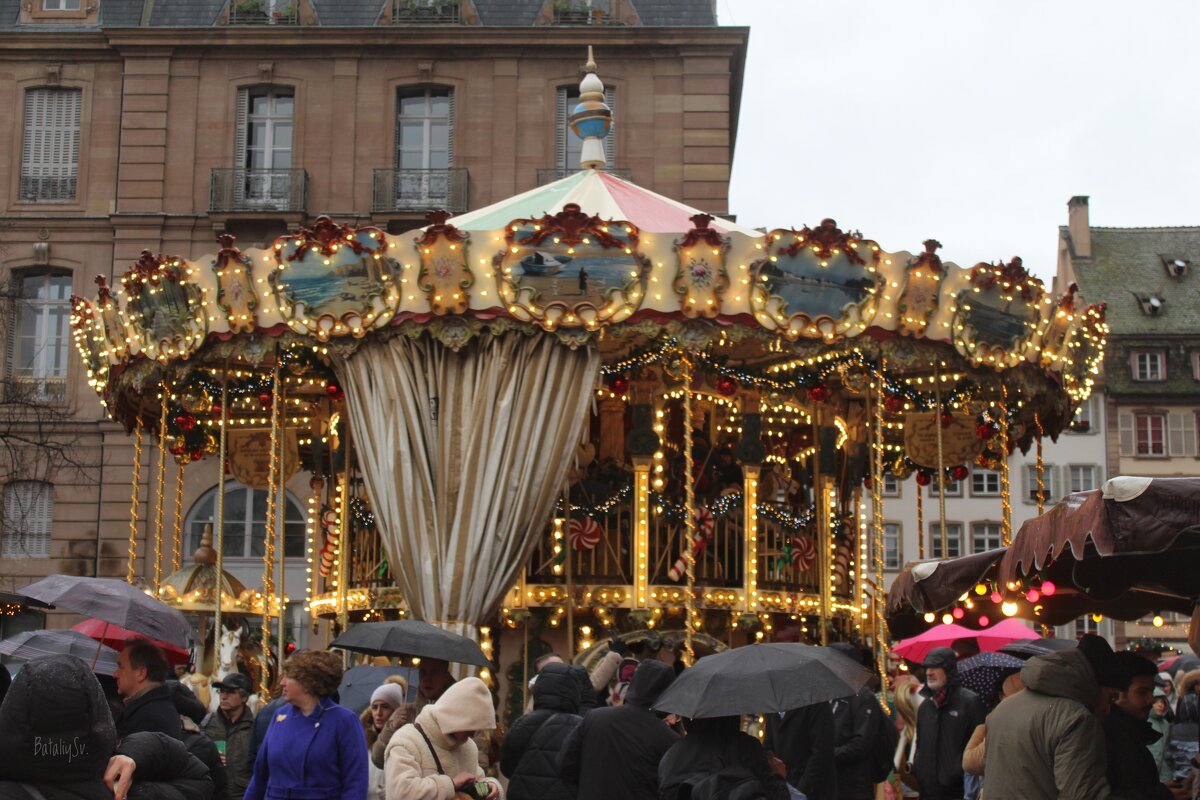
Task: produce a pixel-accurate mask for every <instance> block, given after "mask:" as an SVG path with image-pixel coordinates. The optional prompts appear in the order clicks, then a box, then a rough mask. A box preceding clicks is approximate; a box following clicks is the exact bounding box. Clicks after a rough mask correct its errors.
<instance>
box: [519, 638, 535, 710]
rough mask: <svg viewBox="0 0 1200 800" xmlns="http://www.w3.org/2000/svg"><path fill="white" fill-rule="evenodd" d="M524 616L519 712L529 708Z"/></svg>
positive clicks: (527, 639) (527, 648)
mask: <svg viewBox="0 0 1200 800" xmlns="http://www.w3.org/2000/svg"><path fill="white" fill-rule="evenodd" d="M531 618H532V615H531V616H527V617H525V619H524V620H522V622H521V713H522V714H524V713H525V709H527V708H529V620H530V619H531Z"/></svg>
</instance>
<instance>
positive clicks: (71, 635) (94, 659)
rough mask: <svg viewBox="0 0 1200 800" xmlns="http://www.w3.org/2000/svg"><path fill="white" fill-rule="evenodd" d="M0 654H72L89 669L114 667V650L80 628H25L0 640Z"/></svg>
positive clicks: (19, 657) (21, 657)
mask: <svg viewBox="0 0 1200 800" xmlns="http://www.w3.org/2000/svg"><path fill="white" fill-rule="evenodd" d="M0 656H8V657H9V658H11V659H13V660H14V661H33V660H34V659H35V658H44V657H46V656H75V657H76V658H78V659H80V660H82V661H84V662H85V663H86V664H87V665H88V668H89V669H91V671H92V672H97V673H100V674H102V675H111V674H112V673H113V671H114V670H115V669H116V668H117V651H116V650H113V649H112V648H111V647H105V646H104V645H102V644H100V643H99V642H97V641H96V640H95V639H93V638H91V637H90V636H85V635H83V634H82V633H80V632H79V631H47V630H37V631H25V632H23V633H18V634H17V635H16V636H13V637H11V638H8V639H5V640H4V641H2V642H0Z"/></svg>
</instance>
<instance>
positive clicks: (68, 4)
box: [42, 0, 80, 11]
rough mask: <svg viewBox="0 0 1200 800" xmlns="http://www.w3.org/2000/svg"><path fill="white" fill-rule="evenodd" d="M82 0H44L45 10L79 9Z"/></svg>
mask: <svg viewBox="0 0 1200 800" xmlns="http://www.w3.org/2000/svg"><path fill="white" fill-rule="evenodd" d="M79 6H80V0H42V10H43V11H78V10H79Z"/></svg>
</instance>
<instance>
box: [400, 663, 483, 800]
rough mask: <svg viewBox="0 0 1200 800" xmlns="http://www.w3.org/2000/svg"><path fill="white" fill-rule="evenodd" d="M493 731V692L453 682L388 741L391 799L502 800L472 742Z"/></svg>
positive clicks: (471, 682)
mask: <svg viewBox="0 0 1200 800" xmlns="http://www.w3.org/2000/svg"><path fill="white" fill-rule="evenodd" d="M495 727H496V710H495V708H493V706H492V693H491V692H489V691H488V688H487V686H486V685H485V684H484V683H483V681H481V680H479V679H478V678H464V679H463V680H460V681H458V682H457V683H455V684H454V685H453V686H451V687H450V688H449V689H447V690H446V692H445V693H444V694H443V695H442V696H441V697H439V698H438V700H437V702H436V703H434V704H432V705H429V706H426V707H425V708H423V709H421V713H419V714H418V715H417V718H416V720H415V721H413V722H411V723H409V724H408V725H405V726H404V727H403V728H401V729H400V730H398V731H396V734H395V735H394V736H393V737H392V739H391V741H390V742H388V746H387V752H386V755H385V756H384V766H383V772H384V783H385V791H386V797H387V800H454V796H455V794H456V793H459V792H463V793H466V794H467V795H470V796H472V797H473V798H474V800H502V794H503V792H502V790H501V788H500V783H499V781H497V780H496V779H495V778H488V777H486V776H485V775H484V772H483V770H482V769H481V768H480V766H479V753H478V750H477V748H476V746H475V742H474V741H472V737H473V736H474V735H475V734H476V733H477V732H479V731H484V730H493V729H495ZM480 784H482V785H480ZM485 789H486V791H484V790H485Z"/></svg>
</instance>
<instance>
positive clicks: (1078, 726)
mask: <svg viewBox="0 0 1200 800" xmlns="http://www.w3.org/2000/svg"><path fill="white" fill-rule="evenodd" d="M1085 642H1086V644H1085ZM1118 672H1119V670H1118V669H1117V668H1116V664H1115V662H1114V659H1113V652H1112V648H1111V647H1109V646H1108V642H1106V641H1104V639H1102V638H1101V637H1099V636H1094V635H1090V634H1089V635H1088V636H1084V637H1082V640H1081V642H1080V646H1079V647H1076V648H1072V649H1070V650H1060V651H1058V652H1056V653H1049V654H1047V655H1044V656H1037V657H1035V658H1031V659H1029V661H1028V662H1026V664H1025V666H1024V667H1023V668H1022V669H1021V683H1022V684H1024V686H1025V690H1024V691H1021V692H1018V693H1017V694H1015V695H1013V696H1012V697H1010V698H1008V699H1006V700H1005V701H1004V702H1003V703H1001V704H1000V705H998V706H996V710H995V711H993V712H992V713H991V716H989V717H988V722H987V740H986V748H987V785H986V787H985V788H984V794H985V796H986V797H988V798H1000V797H1020V798H1022V799H1023V800H1058V798H1062V800H1111V798H1112V797H1113V793H1112V789H1111V787H1110V786H1109V784H1108V778H1107V777H1106V776H1107V758H1106V757H1105V752H1104V733H1103V731H1102V730H1101V726H1100V716H1099V715H1101V714H1106V713H1108V706H1109V699H1110V697H1111V696H1112V694H1113V693H1114V692H1116V691H1119V690H1120V688H1121V687H1120V686H1119V685H1117V686H1111V685H1110V686H1107V687H1105V686H1104V683H1109V684H1114V683H1115V684H1119V683H1120V679H1119V677H1117V673H1118ZM1099 676H1103V680H1101V679H1099Z"/></svg>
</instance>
